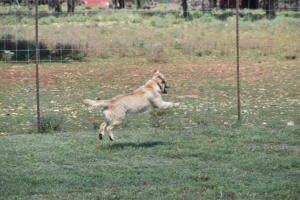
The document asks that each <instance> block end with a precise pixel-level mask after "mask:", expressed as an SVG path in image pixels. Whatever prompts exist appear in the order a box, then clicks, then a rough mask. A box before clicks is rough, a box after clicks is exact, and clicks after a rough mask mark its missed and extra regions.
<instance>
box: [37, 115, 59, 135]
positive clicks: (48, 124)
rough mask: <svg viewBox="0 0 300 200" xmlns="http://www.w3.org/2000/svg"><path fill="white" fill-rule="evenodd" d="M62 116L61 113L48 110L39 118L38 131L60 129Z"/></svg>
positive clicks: (46, 131)
mask: <svg viewBox="0 0 300 200" xmlns="http://www.w3.org/2000/svg"><path fill="white" fill-rule="evenodd" d="M63 122H64V117H63V115H62V114H61V113H56V112H48V113H46V114H44V115H42V116H41V118H40V131H41V132H42V133H48V132H52V131H61V130H62V125H63Z"/></svg>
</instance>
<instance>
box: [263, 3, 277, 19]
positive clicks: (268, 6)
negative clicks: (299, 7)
mask: <svg viewBox="0 0 300 200" xmlns="http://www.w3.org/2000/svg"><path fill="white" fill-rule="evenodd" d="M275 3H276V0H265V2H264V7H265V11H266V16H267V18H274V17H275V16H276V13H275Z"/></svg>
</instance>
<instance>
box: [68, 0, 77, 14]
mask: <svg viewBox="0 0 300 200" xmlns="http://www.w3.org/2000/svg"><path fill="white" fill-rule="evenodd" d="M75 1H76V0H68V1H67V4H68V13H74V11H75Z"/></svg>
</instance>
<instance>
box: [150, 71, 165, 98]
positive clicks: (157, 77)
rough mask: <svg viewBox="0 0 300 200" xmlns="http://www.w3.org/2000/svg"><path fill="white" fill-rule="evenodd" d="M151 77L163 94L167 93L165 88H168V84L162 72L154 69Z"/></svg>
mask: <svg viewBox="0 0 300 200" xmlns="http://www.w3.org/2000/svg"><path fill="white" fill-rule="evenodd" d="M152 79H153V80H154V81H155V82H156V84H157V85H158V87H159V89H160V91H161V92H162V93H164V94H167V93H168V91H167V88H169V85H168V83H167V80H166V78H165V76H164V75H163V74H162V73H160V72H159V71H158V70H157V71H155V73H154V75H153V78H152Z"/></svg>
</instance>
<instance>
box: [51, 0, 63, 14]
mask: <svg viewBox="0 0 300 200" xmlns="http://www.w3.org/2000/svg"><path fill="white" fill-rule="evenodd" d="M61 4H62V0H52V1H48V7H49V9H54V10H55V12H62V9H61Z"/></svg>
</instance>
